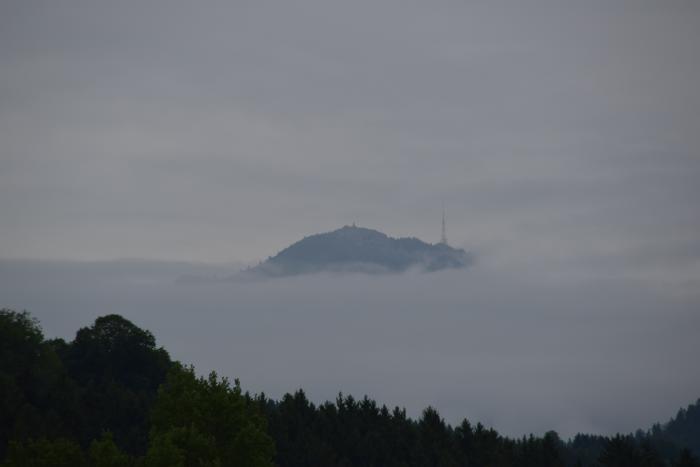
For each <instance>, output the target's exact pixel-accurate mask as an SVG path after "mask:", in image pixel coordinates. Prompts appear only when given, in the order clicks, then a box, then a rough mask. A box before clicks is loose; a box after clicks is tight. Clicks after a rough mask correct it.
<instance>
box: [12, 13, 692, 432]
mask: <svg viewBox="0 0 700 467" xmlns="http://www.w3.org/2000/svg"><path fill="white" fill-rule="evenodd" d="M698 44H700V3H698V2H696V1H692V0H687V1H681V0H669V1H664V2H658V1H646V0H634V1H633V0H618V1H608V0H605V1H603V0H591V1H586V2H568V1H558V0H557V1H554V0H552V1H543V0H532V1H528V2H521V1H515V0H512V1H499V0H490V1H457V0H445V1H443V0H436V1H431V2H427V1H411V0H402V1H398V0H397V1H390V0H373V1H366V0H357V1H353V2H336V1H320V0H319V1H314V0H300V1H297V2H268V1H265V0H255V1H250V0H239V1H200V2H189V1H182V0H169V1H165V0H141V1H120V2H107V1H74V0H65V1H61V2H55V1H38V0H29V1H27V0H5V1H3V2H0V216H1V219H2V222H0V259H3V261H2V263H1V264H0V275H2V277H3V278H4V281H3V282H4V285H1V286H0V291H2V297H3V299H4V300H5V303H3V304H0V306H5V305H7V306H13V307H17V308H28V309H30V311H32V312H34V313H35V314H36V315H37V316H38V317H39V318H41V319H42V322H44V325H45V330H46V332H47V334H49V335H62V336H65V337H69V336H70V333H71V332H74V331H75V329H77V327H78V326H83V325H87V324H89V321H90V320H91V319H94V317H96V316H98V315H99V314H102V311H103V310H104V311H107V310H109V311H110V312H117V311H120V312H122V313H124V314H125V315H128V316H129V317H130V318H132V319H134V321H135V322H137V324H141V325H144V326H148V327H149V328H150V329H151V330H152V331H154V333H155V334H156V336H157V337H160V336H162V337H161V339H162V340H163V341H164V343H165V344H167V347H168V348H169V349H170V350H171V352H173V353H174V354H175V355H177V356H178V358H182V359H184V360H188V359H191V360H192V361H195V362H196V363H197V365H198V366H201V367H202V368H216V367H217V366H222V367H225V368H227V370H226V371H227V372H228V373H231V376H237V375H240V374H241V373H242V375H241V376H242V379H243V382H244V385H245V383H246V381H248V382H249V385H250V386H251V387H254V388H256V389H257V388H259V389H260V390H266V391H267V392H273V393H279V394H281V393H282V392H283V391H285V390H293V389H294V388H295V387H297V386H303V387H304V388H305V389H307V391H309V393H310V394H312V395H314V396H315V397H317V398H318V399H323V398H325V397H330V398H333V397H334V394H335V393H337V391H339V390H346V391H349V390H353V389H354V390H355V391H356V392H367V393H369V394H370V395H373V396H376V397H378V398H381V399H382V401H383V402H386V403H388V404H390V405H391V404H405V405H407V406H408V408H409V409H410V410H412V411H413V412H412V413H416V411H417V410H418V409H419V408H420V407H424V406H425V405H428V404H434V405H437V406H438V408H440V409H442V410H443V412H444V411H449V413H450V416H449V417H450V420H451V421H454V420H455V419H456V418H459V417H461V416H462V414H466V415H472V416H475V417H478V418H480V419H482V420H484V421H489V420H492V421H493V422H494V423H495V424H496V428H498V429H503V430H505V431H506V432H509V433H520V432H525V431H527V430H540V429H547V428H548V427H555V428H556V427H558V428H559V429H560V430H562V432H563V433H571V432H574V431H576V430H598V431H600V432H611V431H614V430H622V429H624V430H627V429H629V430H632V429H634V428H637V427H639V426H640V425H643V424H645V423H647V422H649V423H651V422H653V421H658V420H659V419H664V418H667V416H670V415H671V414H672V412H673V411H675V409H677V408H678V407H680V406H681V405H685V404H687V403H690V402H692V401H693V400H694V399H695V398H697V397H698V396H700V381H699V379H698V378H700V376H693V375H690V376H688V374H687V373H688V372H689V370H688V366H689V365H690V364H691V363H692V358H691V355H694V354H695V355H697V354H698V353H700V347H699V345H698V344H697V342H696V341H697V339H695V336H696V335H697V331H698V330H700V318H699V315H700V292H699V291H700V203H699V201H700V183H698V180H699V179H700V131H698V129H700V92H698V85H697V83H699V82H700V48H698ZM443 203H444V205H445V207H446V211H447V229H448V231H447V234H448V239H449V241H450V243H451V244H452V245H455V246H459V247H463V248H465V249H467V250H469V251H470V252H472V253H474V254H475V257H476V258H477V261H476V264H475V265H474V266H473V267H472V268H471V269H470V270H468V271H465V272H461V273H453V274H447V273H445V274H443V273H441V274H438V275H434V276H433V275H421V274H413V273H411V274H408V275H405V276H397V277H394V278H382V279H381V280H376V281H375V280H374V279H372V280H369V279H366V278H362V277H354V276H353V277H352V278H347V279H338V278H330V277H310V278H297V279H289V280H281V281H276V282H270V283H265V284H252V285H244V284H235V285H231V284H224V285H222V284H208V285H202V286H200V288H194V289H187V288H183V287H184V286H182V285H180V286H176V285H174V284H173V282H172V281H173V280H174V279H173V278H174V277H175V276H177V274H179V273H180V272H182V273H186V272H190V271H193V270H195V271H200V270H202V269H203V270H206V271H210V272H211V271H215V272H216V273H217V274H218V273H219V272H220V271H221V270H222V268H223V269H225V270H227V271H229V270H234V269H236V267H237V266H233V264H234V263H235V264H254V263H256V262H257V261H259V260H261V259H264V258H266V257H267V256H270V255H273V254H275V253H276V252H278V251H279V250H281V249H282V248H284V247H286V246H287V245H289V244H290V243H292V242H294V241H296V240H298V239H300V238H301V237H303V236H305V235H309V234H313V233H317V232H323V231H328V230H332V229H335V228H338V227H340V226H342V225H345V224H351V223H353V222H357V224H358V225H360V226H363V227H370V228H375V229H378V230H381V231H383V232H385V233H387V234H389V235H392V236H416V237H419V238H421V239H423V240H426V241H431V242H436V241H438V240H439V238H440V222H441V215H442V211H441V209H442V205H443ZM124 259H132V261H123V260H124ZM133 259H141V260H148V261H156V260H157V261H159V262H154V263H148V262H139V261H133ZM19 260H21V261H19ZM115 260H118V261H115ZM163 261H168V262H173V261H174V262H176V263H167V265H166V263H163ZM209 263H216V264H217V265H215V266H214V265H212V266H206V265H207V264H209ZM148 264H152V265H153V264H155V265H157V266H153V267H154V268H155V270H157V271H158V273H157V274H156V273H152V274H151V273H150V272H149V274H148V278H147V280H146V279H143V281H141V279H142V278H143V274H145V273H144V268H146V269H147V270H148V271H152V270H151V269H149V268H150V266H149V267H146V266H145V265H148ZM91 265H92V266H91ZM125 265H126V266H125ZM91 267H93V268H95V269H94V270H92V269H90V268H91ZM207 268H212V269H207ZM115 270H117V271H120V272H119V273H118V274H117V273H114V271H115ZM165 270H167V273H166V272H165ZM174 270H177V274H175V273H173V271H174ZM76 271H78V272H76ZM93 273H94V276H95V277H92V275H93ZM137 279H138V280H137ZM375 279H376V278H375ZM134 281H136V283H134ZM56 284H59V285H61V287H58V286H57V285H56ZM85 284H91V287H89V288H87V287H86V286H85ZM227 286H228V287H227ZM164 288H165V290H164ZM418 292H420V294H419V293H418ZM188 297H196V298H198V299H199V300H200V301H199V302H195V301H194V299H193V298H188ZM341 299H342V300H341ZM198 304H199V305H198ZM199 306H201V308H202V309H201V310H200V309H199ZM194 309H196V311H193V310H194ZM170 310H172V313H174V315H172V316H171V315H166V313H169V311H170ZM256 310H257V311H259V313H256ZM465 310H468V311H465ZM281 313H288V314H284V315H279V314H281ZM324 313H327V314H324ZM373 313H377V314H378V315H376V316H375V315H373ZM460 313H466V314H460ZM164 316H169V317H170V318H172V319H171V320H163V317H164ZM192 316H194V317H195V318H194V320H193V319H192ZM349 316H352V317H353V318H352V319H350V318H349ZM187 317H189V320H188V318H187ZM266 317H267V318H266ZM403 318H405V319H403ZM219 320H221V321H219ZM194 321H196V322H194ZM202 323H208V324H209V327H206V326H204V324H202ZM221 323H226V325H222V324H221ZM274 323H278V324H279V325H280V326H281V325H282V324H285V325H286V326H287V329H294V330H295V331H296V334H292V336H291V337H290V336H287V335H283V333H282V332H281V329H282V328H277V327H276V326H277V324H274ZM295 323H302V324H303V326H306V327H301V328H297V327H295V326H296V325H295ZM202 326H204V327H202ZM299 326H301V325H299ZM393 328H395V329H396V330H397V331H396V333H393V334H392V332H391V331H390V330H391V329H393ZM231 329H234V330H237V331H236V333H235V335H236V336H238V338H239V340H238V341H235V340H234V341H231V342H229V341H226V340H225V338H224V336H223V335H221V336H220V333H223V332H224V330H226V331H227V332H232V331H231ZM187 330H191V331H192V332H193V333H194V334H193V335H192V336H191V337H192V338H191V339H187V338H184V337H183V336H187V335H188V334H187V333H186V331H187ZM421 330H422V331H425V332H424V333H423V334H421V333H420V332H419V331H421ZM256 332H257V333H259V334H256ZM459 332H462V333H464V335H465V336H467V337H469V338H470V339H468V340H466V341H465V342H463V343H462V344H456V342H462V340H461V339H462V338H461V337H460V334H459ZM522 332H524V333H525V334H522ZM325 335H329V336H332V337H334V339H331V340H330V341H329V340H327V339H325V338H323V337H320V336H325ZM207 336H218V337H221V339H220V340H218V341H217V340H216V339H212V340H211V341H212V342H228V343H227V344H226V345H229V346H231V348H232V349H235V350H236V351H238V352H240V353H246V352H252V354H251V355H253V356H254V358H253V357H251V359H250V360H245V359H240V361H239V360H235V359H233V360H231V359H226V358H223V357H222V355H225V349H226V348H228V347H226V345H224V344H221V346H216V345H213V344H212V345H210V346H207V345H201V342H203V341H207V342H209V338H208V337H207ZM294 336H297V338H298V339H297V340H295V338H294ZM339 336H341V337H339ZM445 336H447V338H445ZM304 339H305V342H306V343H307V345H302V343H303V342H302V341H304ZM363 339H367V340H368V341H367V342H368V345H366V346H365V349H374V353H372V354H365V353H362V352H360V353H356V352H352V351H351V350H350V349H352V348H354V347H353V343H354V345H356V346H358V347H362V345H361V344H363V342H364V341H363ZM479 339H485V341H484V342H483V343H482V344H483V349H486V350H488V352H486V350H484V352H486V354H485V356H484V355H482V354H480V353H478V352H477V353H474V352H475V348H474V347H472V344H471V342H477V343H480V342H481V341H480V340H479ZM333 341H335V342H338V343H339V344H338V347H336V348H334V350H332V351H329V350H328V349H325V348H324V346H325V345H326V344H329V342H333ZM417 341H419V342H422V344H416V342H417ZM189 342H195V343H200V344H189ZM382 343H384V344H386V347H382V346H381V344H382ZM567 343H572V347H570V348H568V347H567V346H566V344H567ZM262 344H266V345H267V348H268V349H269V353H265V352H263V349H260V348H258V347H256V345H262ZM474 345H476V344H474ZM565 347H567V348H568V350H562V348H565ZM321 348H323V349H324V351H325V352H326V353H325V354H326V355H327V358H328V359H329V360H324V361H321V362H316V363H314V364H309V365H303V364H302V363H301V362H308V359H309V358H312V357H313V356H314V355H318V352H319V349H321ZM431 349H434V350H431ZM545 353H546V355H545ZM281 354H284V355H288V356H289V357H288V358H290V359H297V360H293V361H291V362H287V363H288V364H289V366H288V370H289V371H285V368H286V367H285V366H284V364H283V362H284V360H282V361H278V360H276V359H275V358H274V357H275V356H279V355H281ZM474 355H476V356H479V355H482V356H483V359H478V358H477V357H476V356H474ZM468 356H471V357H469V358H467V357H468ZM611 356H612V357H611ZM318 358H320V357H318ZM470 358H471V360H470ZM330 359H333V360H332V361H331V360H330ZM465 359H466V360H465ZM519 359H521V360H519ZM244 361H245V362H252V363H250V366H246V365H247V363H246V364H244V363H242V362H244ZM232 362H233V363H232ZM295 362H296V363H295ZM338 362H340V363H341V365H340V367H341V368H342V369H343V373H342V374H340V375H336V376H328V375H329V373H330V372H332V371H334V367H333V365H332V364H331V363H335V364H338ZM412 362H415V363H416V366H415V368H411V365H410V364H411V363H412ZM256 364H257V365H258V366H257V367H255V365H256ZM255 368H258V370H259V371H258V372H256V370H255ZM387 368H393V370H392V371H393V372H392V371H389V370H387ZM571 368H575V369H578V370H579V371H578V372H573V373H574V375H573V376H572V375H571V374H569V373H567V372H571V370H570V369H571ZM691 373H692V372H691ZM469 374H473V375H474V376H475V378H473V379H472V378H468V377H467V376H465V375H469ZM523 375H525V376H523ZM414 378H415V379H420V380H421V381H423V384H416V383H415V380H414ZM474 379H478V381H479V383H478V384H476V383H471V382H472V381H473V380H474ZM567 381H568V382H567ZM392 382H394V383H392ZM543 382H547V384H546V385H545V384H544V383H543ZM405 387H410V388H412V389H410V390H409V389H406V388H405ZM496 387H498V388H504V389H503V391H502V392H500V391H497V390H495V389H494V388H496ZM640 387H644V388H646V389H645V390H643V391H641V392H638V393H637V392H635V391H639V388H640ZM345 388H347V389H345ZM402 388H403V389H402ZM469 388H472V389H469ZM509 388H510V389H509ZM513 388H522V389H523V391H522V393H517V394H516V393H513V392H512V391H513ZM545 388H548V389H546V391H550V392H546V391H545ZM552 388H554V389H552ZM557 388H558V389H557ZM582 388H584V389H582ZM585 388H592V389H591V391H593V392H595V394H592V393H590V392H589V391H587V390H586V389H585ZM411 391H413V392H411ZM543 391H545V392H543ZM633 392H635V394H638V395H635V396H630V394H632V393H633ZM543 394H546V395H548V397H544V396H543ZM659 394H663V397H660V396H659ZM661 399H663V400H661ZM650 400H652V401H653V403H652V402H650ZM474 401H479V403H478V404H476V405H477V406H478V407H481V409H475V408H474V407H475V402H474ZM548 401H549V402H552V403H553V404H554V407H550V409H551V410H550V411H548V412H547V413H548V414H549V415H548V416H542V417H540V418H538V417H537V414H542V413H544V412H545V407H547V403H548ZM615 404H623V407H622V408H621V409H620V412H619V413H618V414H616V415H619V419H614V418H615V417H611V416H610V411H611V410H614V409H615V407H617V406H616V405H615ZM530 408H531V409H530ZM567 410H568V411H569V412H567ZM518 411H521V412H518ZM509 414H510V415H509ZM557 414H559V415H561V416H560V417H559V418H557ZM596 417H598V418H596Z"/></svg>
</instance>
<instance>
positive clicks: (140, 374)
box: [0, 309, 700, 467]
mask: <svg viewBox="0 0 700 467" xmlns="http://www.w3.org/2000/svg"><path fill="white" fill-rule="evenodd" d="M474 403H478V401H475V402H474ZM698 455H700V400H698V402H696V403H695V404H692V405H690V406H689V407H687V408H686V409H681V410H679V412H678V413H677V414H676V416H675V417H674V418H672V419H671V420H670V421H669V422H667V423H665V424H663V425H662V424H656V425H654V426H653V427H651V429H649V430H647V431H642V430H638V431H637V432H636V433H634V434H618V435H615V436H612V437H608V436H600V435H594V434H579V435H576V436H575V437H573V438H572V439H569V440H562V439H560V437H559V436H558V435H557V433H556V432H554V431H550V432H547V433H545V434H544V435H543V436H535V435H529V436H524V437H522V438H517V439H513V438H508V437H505V436H502V435H500V434H499V433H498V432H497V431H496V430H495V429H493V428H487V427H485V426H483V425H482V424H480V423H476V424H473V423H471V422H470V421H468V420H466V419H465V420H464V421H463V422H462V423H460V424H459V425H458V426H455V427H452V426H450V425H449V424H447V423H446V422H445V421H444V420H443V418H442V417H441V416H440V414H439V413H438V412H437V411H436V410H435V409H433V408H431V407H428V408H426V409H425V410H424V411H423V412H422V414H421V416H420V417H419V418H418V419H412V418H410V417H408V416H407V414H406V411H405V409H402V408H399V407H396V408H393V409H390V408H388V407H386V406H384V405H381V406H380V405H379V404H378V403H377V402H375V401H374V400H372V399H370V398H369V397H367V396H365V397H363V398H362V399H356V398H354V397H352V396H350V395H343V394H339V395H338V397H337V398H336V400H335V401H332V402H330V401H329V402H325V403H322V404H320V405H316V404H314V403H312V402H311V401H309V400H308V399H307V397H306V395H305V393H304V391H303V390H298V391H296V392H294V393H293V394H286V395H284V396H283V397H282V398H281V399H280V400H273V399H270V398H268V397H267V396H266V395H265V394H250V393H248V392H244V391H243V389H242V388H241V385H240V383H239V381H238V380H234V381H233V382H231V381H229V380H228V379H227V378H222V377H220V376H219V375H217V374H216V373H214V372H212V373H211V374H209V375H208V376H206V377H203V376H198V375H197V373H196V372H195V369H194V368H193V367H192V366H186V365H183V364H182V363H180V362H177V361H174V360H172V359H171V358H170V356H169V354H168V352H167V351H166V350H165V349H163V348H162V347H158V346H157V344H156V340H155V337H154V336H153V334H152V333H150V332H149V331H147V330H143V329H140V328H139V327H137V326H136V325H134V324H133V323H132V322H130V321H129V320H127V319H125V318H123V317H122V316H119V315H114V314H112V315H107V316H103V317H100V318H98V319H97V320H95V322H94V323H93V324H92V325H91V326H89V327H85V328H82V329H80V330H78V331H77V333H76V335H75V338H74V339H73V340H72V341H70V342H66V341H65V340H63V339H46V338H45V337H44V335H43V332H42V330H41V327H40V324H39V323H38V321H37V320H36V319H34V318H33V317H32V316H31V315H30V314H29V313H27V312H17V311H13V310H9V309H3V310H0V462H1V464H0V465H2V466H100V467H102V466H272V465H279V466H290V467H291V466H329V467H332V466H338V467H340V466H397V467H398V466H483V467H486V466H538V467H542V466H649V467H652V466H653V467H656V466H659V467H661V466H678V467H681V466H683V467H686V466H687V467H690V466H700V462H699V461H698Z"/></svg>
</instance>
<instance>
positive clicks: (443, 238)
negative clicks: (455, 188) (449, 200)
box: [440, 203, 447, 245]
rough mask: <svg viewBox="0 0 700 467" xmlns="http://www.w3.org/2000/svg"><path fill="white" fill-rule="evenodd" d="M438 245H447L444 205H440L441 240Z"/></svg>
mask: <svg viewBox="0 0 700 467" xmlns="http://www.w3.org/2000/svg"><path fill="white" fill-rule="evenodd" d="M440 243H442V244H443V245H447V227H445V203H442V238H440Z"/></svg>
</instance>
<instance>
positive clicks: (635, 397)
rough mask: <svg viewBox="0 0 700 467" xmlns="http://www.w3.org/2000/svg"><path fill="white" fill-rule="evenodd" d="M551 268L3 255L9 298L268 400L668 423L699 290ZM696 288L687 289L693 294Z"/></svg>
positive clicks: (694, 387) (510, 426) (517, 422)
mask: <svg viewBox="0 0 700 467" xmlns="http://www.w3.org/2000/svg"><path fill="white" fill-rule="evenodd" d="M604 269H605V270H606V271H608V275H601V274H598V273H597V272H596V270H595V268H591V269H589V272H588V273H587V274H582V272H583V271H582V269H581V268H579V269H577V270H576V273H577V275H572V274H571V271H567V270H566V269H565V268H559V274H558V275H556V276H551V277H545V276H543V275H540V274H533V271H529V270H525V269H523V270H514V269H513V268H510V267H509V268H503V267H502V266H498V265H494V264H489V262H488V261H486V263H484V262H482V263H480V264H478V265H477V266H474V267H473V268H471V269H467V270H465V271H450V272H436V273H432V274H421V273H407V274H403V275H395V276H393V275H392V276H382V275H379V276H377V275H370V276H368V275H363V274H349V275H328V276H327V275H322V274H316V275H309V276H299V277H294V278H278V279H275V280H267V281H249V282H230V281H220V282H207V283H200V284H182V283H176V281H175V279H176V278H177V277H178V275H180V274H182V273H187V272H192V273H196V274H199V275H206V274H209V275H212V276H213V275H218V276H219V277H223V276H224V275H225V274H226V273H227V272H230V271H235V270H236V266H233V265H220V266H207V265H187V264H183V263H177V264H172V263H149V262H138V261H126V262H117V263H111V262H102V263H65V262H52V263H46V262H25V261H20V262H17V261H15V262H8V261H2V262H0V279H1V280H0V284H1V285H0V295H1V296H2V297H3V300H4V302H3V306H13V307H16V308H27V309H29V310H30V311H31V312H33V314H34V315H35V316H37V317H38V318H39V319H40V320H41V322H42V325H43V326H44V329H45V332H46V334H47V335H48V336H51V337H52V336H61V337H65V338H72V336H73V335H74V334H73V333H74V332H75V331H76V330H77V329H78V328H79V327H81V326H85V325H88V324H89V323H91V322H92V320H94V319H95V318H96V317H97V316H100V315H104V314H107V313H120V314H123V315H124V316H126V317H127V318H129V319H131V320H133V321H134V322H135V323H137V324H138V325H139V326H142V327H145V328H147V329H150V330H151V331H153V332H154V334H155V335H156V337H157V338H158V342H159V344H160V345H164V346H165V347H166V349H167V350H169V351H170V352H171V355H172V356H173V357H174V358H176V359H180V360H182V361H184V362H189V363H193V364H195V366H196V367H197V369H198V371H200V372H207V371H209V370H212V369H215V370H217V371H219V372H220V373H221V374H224V375H227V376H230V377H238V378H241V380H242V381H243V384H244V386H245V387H246V388H247V389H250V390H252V391H256V392H257V391H264V392H265V393H266V394H268V395H271V396H273V397H280V396H281V395H282V394H283V393H284V392H287V391H293V390H295V389H296V388H299V387H302V388H304V389H305V390H306V391H307V393H308V394H309V395H310V396H311V397H312V399H313V400H315V401H317V402H322V401H324V400H326V399H330V400H333V399H334V398H335V396H336V395H337V393H338V392H339V391H342V392H344V393H346V394H347V393H350V394H354V395H355V396H362V395H364V394H368V395H370V396H371V397H373V398H376V399H377V400H378V401H379V402H381V403H386V404H388V405H399V406H405V407H406V408H407V409H408V411H409V413H410V414H412V415H414V416H415V415H417V414H419V413H420V410H421V409H422V408H424V407H426V406H427V405H433V406H435V407H437V408H438V409H439V410H440V412H441V413H442V415H443V416H445V417H446V419H447V420H448V421H450V422H451V423H453V424H454V423H457V422H459V421H461V419H462V418H463V417H468V418H469V419H470V420H472V421H482V422H484V423H488V424H492V425H494V426H495V427H496V428H497V429H499V430H500V431H502V432H505V433H507V434H509V435H513V436H516V435H517V436H519V435H522V434H525V433H530V432H534V433H543V432H544V431H546V430H549V429H555V430H557V431H559V432H560V433H561V434H562V435H564V436H570V435H573V434H574V433H576V432H579V431H584V432H596V433H614V432H617V431H622V432H630V431H632V430H635V429H637V428H645V427H648V426H650V424H652V423H653V422H657V421H663V420H666V419H667V418H668V417H670V416H671V415H673V414H674V413H675V411H676V410H677V409H678V408H679V407H681V406H684V405H685V404H687V403H689V402H691V401H693V400H695V399H696V398H697V395H698V393H699V391H700V378H699V377H698V375H697V372H693V371H690V370H689V367H688V362H691V361H693V360H694V358H695V355H697V353H698V352H699V351H700V346H699V344H698V340H697V338H696V337H697V336H696V335H695V334H696V333H695V330H696V329H697V328H698V325H700V316H699V315H698V313H697V303H698V297H697V294H689V293H686V294H678V293H675V292H674V290H673V289H669V288H668V287H666V288H660V287H649V286H648V285H647V283H646V282H645V281H640V280H639V279H638V278H636V277H626V276H624V275H616V276H615V275H611V274H610V273H609V271H610V270H608V269H607V268H604ZM694 290H697V288H695V289H694Z"/></svg>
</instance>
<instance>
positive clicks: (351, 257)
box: [249, 225, 472, 276]
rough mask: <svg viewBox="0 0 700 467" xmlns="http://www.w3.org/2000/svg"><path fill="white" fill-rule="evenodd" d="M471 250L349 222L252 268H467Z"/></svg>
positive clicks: (274, 272) (283, 271)
mask: <svg viewBox="0 0 700 467" xmlns="http://www.w3.org/2000/svg"><path fill="white" fill-rule="evenodd" d="M471 261H472V257H471V255H470V254H469V253H467V252H466V251H464V250H463V249H461V248H453V247H451V246H449V245H448V244H447V243H435V244H431V243H426V242H424V241H422V240H419V239H418V238H414V237H403V238H393V237H389V236H388V235H386V234H384V233H382V232H379V231H377V230H374V229H368V228H364V227H357V226H355V225H346V226H344V227H342V228H340V229H337V230H334V231H332V232H325V233H320V234H315V235H310V236H308V237H304V238H303V239H302V240H299V241H298V242H296V243H294V244H292V245H290V246H289V247H287V248H285V249H283V250H282V251H280V252H279V253H277V254H276V255H275V256H272V257H270V258H268V259H267V260H265V261H264V262H262V263H260V264H259V265H258V266H255V267H253V268H250V269H249V272H254V273H260V274H264V275H270V276H286V275H294V274H305V273H313V272H366V273H397V272H403V271H406V270H408V269H411V268H414V267H415V268H418V269H421V270H424V271H429V272H430V271H438V270H441V269H455V268H464V267H466V266H468V265H469V264H470V263H471Z"/></svg>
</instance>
